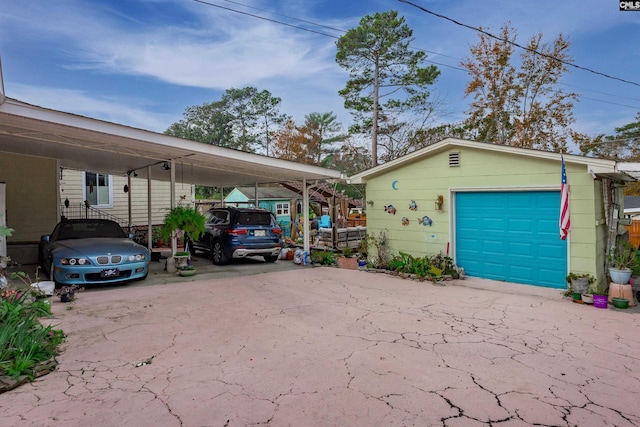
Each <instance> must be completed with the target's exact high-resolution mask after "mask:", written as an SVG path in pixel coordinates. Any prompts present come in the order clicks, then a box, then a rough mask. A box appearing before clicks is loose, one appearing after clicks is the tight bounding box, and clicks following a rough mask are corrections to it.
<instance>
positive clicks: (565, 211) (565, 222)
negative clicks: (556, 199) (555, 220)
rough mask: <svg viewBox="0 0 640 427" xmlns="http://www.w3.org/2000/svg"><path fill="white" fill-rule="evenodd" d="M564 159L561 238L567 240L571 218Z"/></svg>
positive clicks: (561, 188)
mask: <svg viewBox="0 0 640 427" xmlns="http://www.w3.org/2000/svg"><path fill="white" fill-rule="evenodd" d="M561 158H562V184H561V185H560V238H561V239H562V240H565V239H566V238H567V235H568V234H569V228H571V218H570V217H569V184H568V183H567V169H566V168H565V167H564V156H561Z"/></svg>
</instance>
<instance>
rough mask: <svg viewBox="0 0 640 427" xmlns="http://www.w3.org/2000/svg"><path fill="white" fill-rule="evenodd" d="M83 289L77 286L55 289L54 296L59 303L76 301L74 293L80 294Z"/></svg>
mask: <svg viewBox="0 0 640 427" xmlns="http://www.w3.org/2000/svg"><path fill="white" fill-rule="evenodd" d="M82 291H84V288H82V287H80V286H78V285H66V286H63V287H61V288H60V289H56V291H55V292H56V295H57V296H59V297H60V302H71V301H74V300H75V299H76V292H82Z"/></svg>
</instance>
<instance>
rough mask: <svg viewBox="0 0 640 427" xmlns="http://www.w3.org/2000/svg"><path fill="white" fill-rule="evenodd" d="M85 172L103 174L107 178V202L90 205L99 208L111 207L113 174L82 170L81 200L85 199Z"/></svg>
mask: <svg viewBox="0 0 640 427" xmlns="http://www.w3.org/2000/svg"><path fill="white" fill-rule="evenodd" d="M87 172H89V173H96V174H99V175H105V176H106V177H107V178H108V180H109V203H106V204H97V205H91V206H93V207H94V208H101V209H105V208H113V176H111V175H107V174H104V173H100V172H93V171H83V172H82V200H87Z"/></svg>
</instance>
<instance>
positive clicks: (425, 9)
mask: <svg viewBox="0 0 640 427" xmlns="http://www.w3.org/2000/svg"><path fill="white" fill-rule="evenodd" d="M398 1H399V2H400V3H406V4H408V5H411V6H413V7H415V8H417V9H420V10H422V11H423V12H425V13H428V14H430V15H433V16H436V17H438V18H442V19H446V20H447V21H450V22H453V23H454V24H456V25H459V26H461V27H464V28H469V29H470V30H474V31H477V32H480V33H482V34H485V35H487V36H489V37H491V38H494V39H496V40H500V41H502V42H505V43H509V44H511V45H513V46H515V47H517V48H520V49H523V50H526V51H529V52H531V53H534V54H536V55H540V56H543V57H545V58H549V59H553V60H555V61H558V62H560V63H561V64H564V65H568V66H570V67H574V68H577V69H579V70H582V71H587V72H589V73H593V74H597V75H599V76H602V77H605V78H607V79H611V80H617V81H620V82H623V83H627V84H630V85H634V86H640V83H636V82H632V81H630V80H625V79H622V78H620V77H615V76H611V75H609V74H605V73H601V72H599V71H595V70H592V69H590V68H586V67H581V66H580V65H576V64H574V63H573V62H568V61H563V60H562V59H558V58H556V57H554V56H552V55H547V54H546V53H542V52H538V51H537V50H535V49H531V48H529V47H526V46H522V45H520V44H518V43H515V42H512V41H511V40H507V39H503V38H502V37H498V36H495V35H493V34H491V33H489V32H487V31H485V30H483V29H482V28H477V27H473V26H471V25H467V24H463V23H462V22H458V21H456V20H455V19H451V18H449V17H447V16H444V15H441V14H439V13H436V12H432V11H431V10H429V9H427V8H424V7H422V6H418V5H417V4H415V3H412V2H410V1H408V0H398Z"/></svg>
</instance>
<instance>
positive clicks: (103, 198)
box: [82, 172, 113, 208]
mask: <svg viewBox="0 0 640 427" xmlns="http://www.w3.org/2000/svg"><path fill="white" fill-rule="evenodd" d="M82 180H83V183H82V193H83V194H82V195H83V197H84V200H86V201H87V202H89V205H91V206H95V207H97V208H111V207H113V199H112V197H113V194H112V187H113V185H112V181H111V175H104V174H101V173H96V172H85V173H84V174H83V176H82Z"/></svg>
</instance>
